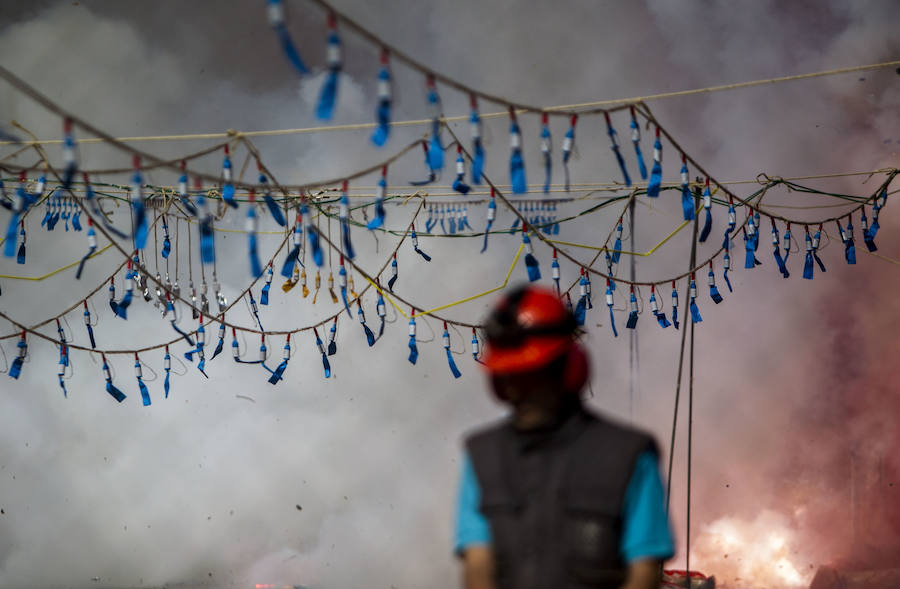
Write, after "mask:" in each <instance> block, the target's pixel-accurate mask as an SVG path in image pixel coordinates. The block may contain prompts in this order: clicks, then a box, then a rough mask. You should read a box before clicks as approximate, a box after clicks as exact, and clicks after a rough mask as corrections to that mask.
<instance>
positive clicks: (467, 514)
mask: <svg viewBox="0 0 900 589" xmlns="http://www.w3.org/2000/svg"><path fill="white" fill-rule="evenodd" d="M480 501H481V489H480V488H479V486H478V478H477V477H476V476H475V469H474V468H473V467H472V461H471V460H469V456H468V454H467V455H465V456H464V457H463V464H462V473H461V476H460V482H459V496H458V498H457V503H456V540H455V542H454V552H455V553H456V555H457V556H462V554H463V552H464V551H465V550H466V548H468V547H469V546H473V545H477V544H490V543H491V528H490V525H489V524H488V521H487V519H486V518H485V517H484V515H483V514H482V513H481V511H480V510H479V508H478V506H479V502H480Z"/></svg>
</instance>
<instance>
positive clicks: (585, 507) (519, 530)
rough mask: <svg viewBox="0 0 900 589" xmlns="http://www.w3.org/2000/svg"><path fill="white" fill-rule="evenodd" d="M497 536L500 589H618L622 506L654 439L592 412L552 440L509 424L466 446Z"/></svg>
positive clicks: (575, 418) (550, 435)
mask: <svg viewBox="0 0 900 589" xmlns="http://www.w3.org/2000/svg"><path fill="white" fill-rule="evenodd" d="M466 446H467V448H468V452H469V456H470V459H471V460H472V465H473V467H474V469H475V475H476V476H477V478H478V484H479V487H480V489H481V505H480V510H481V512H482V513H483V514H484V516H485V517H486V518H487V519H488V521H489V522H490V526H491V535H492V538H493V542H492V548H493V552H494V559H495V570H496V575H497V578H496V582H497V586H498V588H499V589H547V588H549V587H553V588H565V589H586V588H596V587H602V588H606V587H609V588H618V587H619V586H620V585H621V584H622V582H623V581H624V579H625V566H626V565H625V563H624V562H623V561H622V558H621V555H620V554H619V541H620V536H621V528H622V505H623V500H624V496H625V491H626V488H627V487H628V483H629V481H630V480H631V475H632V472H633V471H634V465H635V462H636V460H637V457H638V456H639V455H640V454H642V453H643V452H646V451H651V452H654V453H656V452H657V450H656V444H655V443H654V441H653V439H652V438H651V437H650V436H648V435H645V434H643V433H640V432H638V431H636V430H633V429H630V428H626V427H623V426H620V425H616V424H613V423H610V422H609V421H606V420H605V419H602V418H600V417H598V416H596V415H593V414H591V413H589V412H587V411H579V412H577V413H576V414H575V415H573V416H571V417H569V418H568V419H567V420H566V421H565V422H564V423H563V424H562V425H561V426H560V427H559V428H558V429H556V430H554V431H553V432H549V433H544V434H534V435H532V434H525V435H523V434H522V433H520V432H516V431H515V430H514V429H513V427H512V424H511V422H510V421H509V420H505V421H503V422H501V423H500V424H498V425H494V426H492V427H489V428H487V429H485V430H482V431H481V432H477V433H475V434H473V435H472V436H470V437H469V438H468V439H467V441H466Z"/></svg>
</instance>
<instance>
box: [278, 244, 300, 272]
mask: <svg viewBox="0 0 900 589" xmlns="http://www.w3.org/2000/svg"><path fill="white" fill-rule="evenodd" d="M299 255H300V246H299V245H295V246H294V247H293V248H291V251H289V252H288V255H287V257H286V258H285V259H284V263H283V264H282V265H281V276H283V277H284V278H290V277H291V276H292V275H293V274H294V265H295V264H296V263H297V258H298V256H299Z"/></svg>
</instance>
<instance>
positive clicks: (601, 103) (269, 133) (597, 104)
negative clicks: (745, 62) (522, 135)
mask: <svg viewBox="0 0 900 589" xmlns="http://www.w3.org/2000/svg"><path fill="white" fill-rule="evenodd" d="M897 66H900V60H898V61H886V62H882V63H873V64H868V65H858V66H852V67H845V68H837V69H831V70H825V71H820V72H811V73H807V74H797V75H794V76H781V77H777V78H767V79H764V80H753V81H750V82H738V83H736V84H723V85H719V86H708V87H706V88H694V89H692V90H679V91H676V92H662V93H659V94H648V95H646V96H634V97H631V98H617V99H613V100H598V101H594V102H581V103H578V104H560V105H556V106H548V107H546V108H544V110H546V111H555V110H574V109H587V108H602V107H605V106H613V105H620V104H629V103H634V104H637V103H640V102H647V101H649V100H662V99H666V98H676V97H683V96H694V95H697V94H709V93H712V92H722V91H724V90H737V89H741V88H752V87H754V86H764V85H767V84H777V83H780V82H790V81H794V80H806V79H810V78H820V77H824V76H834V75H838V74H847V73H852V72H861V71H866V70H875V69H882V68H888V67H897ZM518 112H525V111H518ZM506 116H509V112H508V111H503V112H492V113H485V114H482V115H481V118H482V119H492V118H498V117H506ZM468 120H469V115H460V116H454V117H444V118H443V119H442V121H443V122H444V123H450V122H461V121H468ZM431 122H432V119H415V120H408V121H392V122H391V126H392V127H407V126H413V125H425V124H431ZM376 126H377V123H357V124H350V125H327V126H326V125H321V126H317V127H305V128H297V129H271V130H266V131H235V130H233V129H229V130H228V131H226V132H224V133H190V134H178V135H147V136H135V137H119V138H117V141H128V142H138V141H190V140H202V139H227V138H229V137H234V136H235V135H241V136H243V137H275V136H281V135H300V134H307V133H322V132H332V131H357V130H366V129H374V128H375V127H376ZM62 141H63V140H62V139H49V140H44V141H22V142H14V141H0V146H2V145H34V144H44V145H54V144H61V143H62ZM103 142H104V141H103V139H100V138H96V137H89V138H85V139H82V140H80V141H79V142H78V143H79V144H80V145H84V144H87V143H103Z"/></svg>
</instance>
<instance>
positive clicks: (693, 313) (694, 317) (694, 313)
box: [690, 299, 703, 323]
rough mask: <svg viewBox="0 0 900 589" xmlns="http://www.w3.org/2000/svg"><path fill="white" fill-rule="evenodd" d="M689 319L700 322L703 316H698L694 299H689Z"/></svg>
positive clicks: (698, 311)
mask: <svg viewBox="0 0 900 589" xmlns="http://www.w3.org/2000/svg"><path fill="white" fill-rule="evenodd" d="M690 307H691V321H693V322H694V323H700V322H701V321H703V317H701V316H700V309H698V308H697V303H696V301H694V299H691V304H690Z"/></svg>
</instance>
